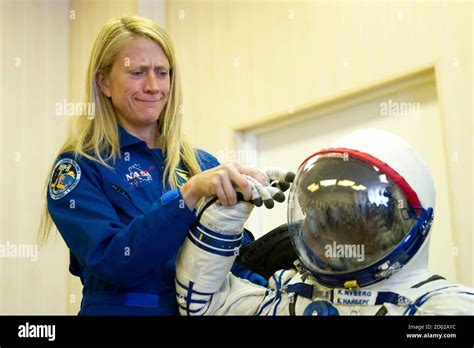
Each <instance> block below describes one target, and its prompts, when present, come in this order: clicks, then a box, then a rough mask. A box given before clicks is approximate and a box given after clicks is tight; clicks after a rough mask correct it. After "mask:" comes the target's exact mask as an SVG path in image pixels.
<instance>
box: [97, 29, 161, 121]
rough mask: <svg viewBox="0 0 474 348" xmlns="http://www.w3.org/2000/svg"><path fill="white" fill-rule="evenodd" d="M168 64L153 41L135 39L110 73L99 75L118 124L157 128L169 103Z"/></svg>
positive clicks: (120, 54)
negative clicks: (161, 115) (157, 123)
mask: <svg viewBox="0 0 474 348" xmlns="http://www.w3.org/2000/svg"><path fill="white" fill-rule="evenodd" d="M169 68H170V65H169V61H168V58H167V57H166V55H165V53H164V52H163V49H162V48H161V47H160V45H158V44H157V43H155V42H154V41H152V40H149V39H146V38H143V37H136V38H134V39H133V41H131V42H130V43H129V44H128V45H126V46H125V47H124V48H123V49H122V51H121V52H120V53H119V54H118V56H117V59H116V60H115V62H114V64H113V66H112V69H111V71H110V73H109V74H108V75H107V76H105V75H103V74H102V73H99V74H98V76H97V80H98V83H99V85H100V87H101V90H102V92H103V93H104V94H105V95H107V96H108V97H110V98H111V100H112V104H113V105H114V107H115V110H116V111H117V118H118V122H119V123H120V124H122V125H125V126H131V127H134V128H144V127H147V126H150V125H156V121H157V120H158V118H159V116H160V113H161V111H162V110H163V108H164V107H165V105H166V102H167V101H168V95H169V89H170V76H169Z"/></svg>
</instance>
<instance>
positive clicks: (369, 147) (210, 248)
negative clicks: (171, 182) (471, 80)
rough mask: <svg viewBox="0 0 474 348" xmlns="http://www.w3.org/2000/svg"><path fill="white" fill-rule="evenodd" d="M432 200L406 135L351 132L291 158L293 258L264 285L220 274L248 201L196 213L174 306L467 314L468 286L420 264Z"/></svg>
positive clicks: (473, 303) (232, 252) (261, 311)
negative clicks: (298, 161) (294, 161)
mask: <svg viewBox="0 0 474 348" xmlns="http://www.w3.org/2000/svg"><path fill="white" fill-rule="evenodd" d="M434 203H435V189H434V185H433V182H432V178H431V175H430V173H429V170H428V169H427V167H426V165H425V163H424V162H423V160H422V159H421V158H420V157H419V156H418V155H417V154H416V152H415V151H414V150H413V148H412V147H411V146H410V145H409V144H408V143H406V142H405V141H404V140H403V139H401V138H399V137H398V136H395V135H393V134H391V133H387V132H384V131H379V130H360V131H357V132H355V133H352V134H350V135H348V136H346V137H344V138H342V139H341V140H340V141H338V142H337V143H336V144H334V145H333V146H331V148H329V149H325V150H322V151H319V152H317V153H315V154H313V155H311V156H310V157H308V159H306V160H305V161H304V162H303V164H302V165H301V166H300V168H299V170H298V173H297V176H296V179H295V182H294V184H293V186H292V189H291V192H290V198H289V202H288V206H289V208H288V209H289V214H288V216H289V221H288V226H289V231H290V235H291V238H292V242H293V245H294V247H295V250H296V252H297V254H298V258H299V259H298V260H296V261H295V268H294V269H289V270H280V271H277V272H276V273H275V274H274V275H273V276H272V277H271V279H269V285H268V287H262V286H258V285H255V284H252V283H250V282H248V281H246V280H242V279H240V278H237V277H235V276H233V275H232V274H231V273H229V270H230V268H231V266H232V264H233V262H234V260H235V258H236V255H237V254H238V250H239V247H240V239H241V236H242V231H243V224H244V222H245V221H246V219H247V218H248V216H249V215H250V212H251V211H252V208H253V206H252V205H250V204H248V203H246V202H240V203H238V204H237V205H235V206H231V207H224V206H220V205H219V204H213V205H211V206H210V207H209V208H208V209H207V210H206V211H204V213H203V214H202V216H201V218H200V220H199V221H198V222H197V224H196V225H195V226H193V228H192V230H190V232H189V234H188V236H187V238H186V240H185V242H184V245H183V247H182V249H181V251H180V253H179V256H178V260H177V268H176V273H177V274H176V293H177V295H176V296H177V302H178V305H179V307H180V313H181V314H182V315H221V314H231V315H473V314H474V290H473V289H471V288H468V287H465V286H461V285H455V284H451V283H449V282H448V281H446V280H445V279H443V278H442V277H439V276H436V275H433V274H431V273H430V272H429V271H428V250H429V232H430V227H431V223H432V219H433V212H434ZM336 246H343V247H344V246H345V247H346V248H341V249H338V250H334V249H335V248H336ZM347 246H362V247H363V248H362V251H363V254H359V255H353V254H347V251H349V252H355V251H357V250H358V249H355V248H352V249H351V248H347ZM364 247H365V249H364ZM331 248H332V249H331ZM338 252H341V253H338ZM344 252H346V254H344Z"/></svg>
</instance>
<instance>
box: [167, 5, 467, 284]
mask: <svg viewBox="0 0 474 348" xmlns="http://www.w3.org/2000/svg"><path fill="white" fill-rule="evenodd" d="M167 24H168V30H169V32H170V34H171V36H172V37H173V39H174V41H175V43H176V46H177V51H178V54H179V58H180V61H181V67H182V68H181V70H182V75H183V85H184V96H185V115H186V129H187V131H188V133H190V135H191V138H192V140H193V141H194V142H195V143H196V144H198V145H199V146H201V147H202V148H204V149H206V150H208V151H210V152H213V153H215V154H217V153H219V152H220V153H227V151H228V150H231V149H232V147H233V138H232V135H233V132H232V130H233V129H237V128H240V127H241V126H242V125H246V126H249V127H251V125H252V123H258V121H260V120H262V119H265V118H266V117H268V116H269V115H272V114H277V115H278V114H284V113H287V111H288V110H291V109H294V112H295V113H297V112H298V108H299V107H300V106H301V105H308V104H311V103H314V104H315V105H317V104H318V101H320V100H327V99H331V98H332V97H333V96H337V95H340V94H341V93H343V92H345V91H348V90H357V89H360V88H362V87H364V86H366V85H370V84H372V83H374V82H376V81H380V80H384V79H386V78H388V77H390V76H397V75H399V74H403V73H404V72H406V71H411V70H413V69H415V68H417V67H420V66H426V65H429V64H434V65H435V67H436V77H437V89H438V94H439V101H440V107H441V112H442V121H443V130H444V133H443V134H444V139H443V141H444V144H445V145H444V147H445V149H444V150H445V151H446V154H447V157H448V158H450V159H451V160H450V161H449V162H447V163H445V164H444V165H445V166H447V171H448V178H449V191H450V197H451V200H452V201H451V202H450V203H451V209H452V212H451V214H452V215H453V221H454V224H453V226H452V231H453V232H452V233H453V239H454V241H455V248H454V249H453V253H454V254H455V255H457V256H455V257H456V274H457V277H456V278H457V281H459V282H463V283H466V284H469V285H471V286H472V285H474V282H473V272H472V269H473V266H474V265H473V258H472V257H471V253H472V250H473V239H472V228H473V225H472V224H473V222H472V218H471V215H472V211H473V205H472V200H473V197H472V192H473V190H472V183H471V180H472V179H471V178H472V160H473V152H472V149H473V147H472V137H473V133H474V132H473V130H474V129H473V122H472V101H471V100H472V28H471V24H472V4H471V3H469V2H465V3H454V2H453V3H452V2H434V1H431V2H422V3H419V2H418V3H412V2H390V3H387V2H383V3H378V2H371V1H369V2H362V1H361V2H343V3H341V2H332V1H331V2H329V1H327V2H312V1H304V2H277V1H274V2H259V3H255V2H252V1H227V2H224V1H199V2H194V1H170V2H169V6H168V20H167ZM288 117H291V114H289V113H288ZM422 128H423V127H421V129H420V136H421V137H422V136H423V129H422ZM211 134H212V136H211ZM439 213H441V212H439Z"/></svg>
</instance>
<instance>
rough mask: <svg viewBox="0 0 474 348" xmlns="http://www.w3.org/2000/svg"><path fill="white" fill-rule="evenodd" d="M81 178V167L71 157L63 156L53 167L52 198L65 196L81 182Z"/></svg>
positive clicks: (50, 180) (50, 186)
mask: <svg viewBox="0 0 474 348" xmlns="http://www.w3.org/2000/svg"><path fill="white" fill-rule="evenodd" d="M80 179H81V168H80V167H79V164H77V162H76V161H74V160H73V159H71V158H63V159H62V160H60V161H59V162H58V163H56V166H55V167H54V169H53V174H51V178H50V179H49V195H50V197H51V198H52V199H54V200H57V199H60V198H63V197H64V196H65V195H67V194H68V193H69V192H71V191H72V190H73V189H74V187H76V185H77V184H78V183H79V180H80Z"/></svg>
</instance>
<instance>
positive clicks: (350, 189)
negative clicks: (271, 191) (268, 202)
mask: <svg viewBox="0 0 474 348" xmlns="http://www.w3.org/2000/svg"><path fill="white" fill-rule="evenodd" d="M288 222H289V230H290V236H291V238H292V241H293V245H294V247H295V250H296V251H297V253H298V255H299V257H300V260H301V261H302V263H303V264H304V265H305V266H306V267H307V268H308V269H309V270H310V271H312V272H315V273H324V274H337V273H347V272H353V271H357V270H360V269H364V268H366V267H368V266H370V265H372V264H373V263H375V262H377V261H379V260H381V259H382V258H384V257H385V256H387V255H388V254H389V253H390V252H391V251H392V250H393V249H394V248H395V247H396V246H397V245H398V244H399V243H400V242H401V241H402V240H403V239H404V238H405V236H406V235H407V234H408V233H409V232H410V230H411V229H412V227H413V226H414V225H415V223H416V222H417V220H416V215H415V214H414V212H413V211H412V209H411V208H410V206H409V204H408V202H407V198H406V196H405V194H404V193H403V192H402V191H401V190H400V189H399V188H398V186H397V185H396V184H394V183H393V182H392V181H391V180H390V178H388V177H387V175H385V174H384V173H382V172H381V170H380V169H379V168H377V167H376V166H374V165H371V164H369V163H367V162H364V161H362V160H359V159H357V158H354V157H350V156H348V155H347V154H342V153H326V154H323V155H314V156H312V157H310V158H309V159H307V160H306V161H305V162H304V163H303V165H302V166H301V167H300V169H299V170H298V173H297V176H296V178H295V182H294V184H293V185H292V188H291V191H290V198H289V204H288Z"/></svg>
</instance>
